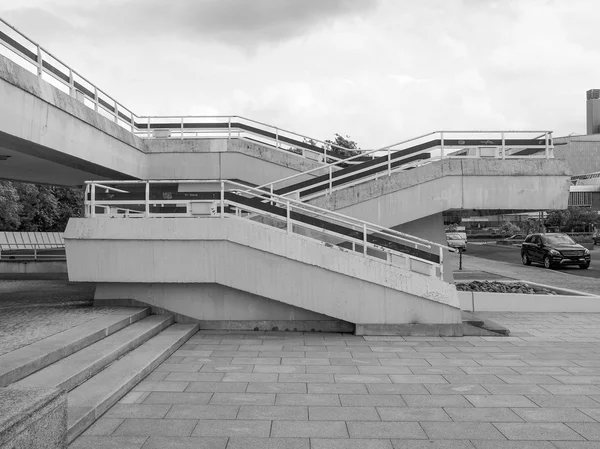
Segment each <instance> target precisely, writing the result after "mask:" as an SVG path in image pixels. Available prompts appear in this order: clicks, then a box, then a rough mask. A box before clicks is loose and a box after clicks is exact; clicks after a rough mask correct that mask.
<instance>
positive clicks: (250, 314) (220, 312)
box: [94, 283, 354, 332]
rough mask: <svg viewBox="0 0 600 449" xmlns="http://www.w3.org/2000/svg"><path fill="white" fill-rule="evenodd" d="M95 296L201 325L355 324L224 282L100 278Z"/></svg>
mask: <svg viewBox="0 0 600 449" xmlns="http://www.w3.org/2000/svg"><path fill="white" fill-rule="evenodd" d="M94 299H95V302H94V304H95V305H96V306H114V305H120V306H140V305H145V306H150V307H152V312H153V313H169V314H175V317H176V320H177V321H178V322H189V321H198V322H199V323H200V328H201V329H236V330H273V329H274V328H277V329H275V330H278V329H279V330H285V329H288V330H296V331H324V332H354V325H352V324H351V323H347V322H344V321H340V320H336V319H334V318H331V317H329V316H325V315H321V314H319V313H315V312H311V311H309V310H305V309H301V308H299V307H294V306H291V305H289V304H284V303H282V302H279V301H273V300H270V299H267V298H263V297H260V296H257V295H253V294H251V293H247V292H243V291H240V290H236V289H233V288H229V287H225V286H223V285H219V284H210V283H206V284H193V283H185V284H181V283H170V284H164V283H162V284H144V283H136V284H133V283H132V284H123V283H99V284H98V285H97V286H96V294H95V297H94ZM129 300H134V301H133V302H131V301H129ZM190 313H192V314H193V317H192V316H190Z"/></svg>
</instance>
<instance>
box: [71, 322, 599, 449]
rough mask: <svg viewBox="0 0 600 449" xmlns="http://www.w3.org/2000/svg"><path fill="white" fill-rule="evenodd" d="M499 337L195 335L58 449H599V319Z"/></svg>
mask: <svg viewBox="0 0 600 449" xmlns="http://www.w3.org/2000/svg"><path fill="white" fill-rule="evenodd" d="M486 315H489V317H490V318H492V319H494V320H495V321H497V322H499V323H501V324H503V325H505V326H507V327H509V328H510V329H511V330H512V331H513V333H512V335H513V336H511V337H463V338H439V337H438V338H426V337H357V336H353V335H348V334H325V333H293V332H287V333H284V332H215V331H200V332H198V333H197V334H196V335H195V336H194V337H192V338H191V339H190V340H189V341H188V342H187V343H186V344H185V345H184V346H182V347H181V348H180V349H179V350H178V351H176V352H175V353H174V354H173V355H172V356H171V357H170V358H169V359H168V360H166V361H165V362H164V363H163V364H162V365H160V366H159V367H158V368H157V369H156V370H155V371H154V372H153V373H151V374H150V375H149V376H148V377H147V378H146V379H145V380H143V381H142V382H141V383H140V384H138V386H137V387H135V388H134V389H133V390H132V391H131V392H129V393H128V394H127V395H126V396H125V397H124V398H123V399H122V400H121V401H120V402H119V403H118V404H116V405H115V406H114V407H112V408H111V409H110V410H109V411H108V412H107V413H106V414H105V415H104V416H103V417H101V418H100V419H99V420H98V421H97V422H96V423H95V424H94V425H93V426H92V427H91V428H89V429H88V430H87V431H86V432H85V433H84V434H83V435H82V436H80V437H79V438H78V439H77V440H76V441H75V442H74V443H73V444H72V445H71V446H70V447H71V449H83V448H100V449H102V448H109V447H111V448H112V447H124V448H143V449H148V448H166V447H173V448H215V449H248V448H273V449H275V448H292V449H294V448H298V449H300V448H301V449H314V448H317V449H325V448H334V449H336V448H340V449H341V448H344V449H346V448H351V449H352V448H361V449H362V448H367V449H369V448H375V449H379V448H385V449H409V448H410V449H415V448H416V449H421V448H429V449H442V448H444V449H445V448H448V449H517V448H524V449H557V448H558V449H571V448H577V449H591V448H598V447H600V314H567V313H561V314H543V313H537V314H535V313H531V314H523V313H520V314H515V313H489V314H486Z"/></svg>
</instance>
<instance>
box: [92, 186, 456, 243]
mask: <svg viewBox="0 0 600 449" xmlns="http://www.w3.org/2000/svg"><path fill="white" fill-rule="evenodd" d="M99 183H101V184H103V185H107V184H108V185H110V184H146V183H147V184H149V185H151V184H217V185H221V187H218V188H215V191H219V192H221V193H224V192H225V191H227V192H232V193H250V194H254V196H256V197H259V198H261V199H263V200H267V201H274V202H278V203H281V204H286V203H290V204H294V205H295V206H297V208H298V209H300V210H303V211H306V212H307V213H311V214H316V216H317V217H325V216H332V217H334V218H335V219H336V220H338V221H340V222H343V223H346V224H350V225H353V226H363V225H367V226H368V227H369V228H371V229H372V230H373V231H374V232H376V233H381V234H387V235H389V236H393V237H395V238H398V239H401V240H404V241H408V242H410V243H411V244H415V245H419V246H422V247H426V248H431V247H432V246H435V247H438V248H442V249H446V250H449V251H452V252H454V251H455V250H454V248H450V247H448V246H446V245H442V244H439V243H437V242H433V241H430V240H426V239H423V238H420V237H417V236H414V235H410V234H406V233H404V232H400V231H397V230H394V229H389V228H385V227H383V226H380V225H377V224H375V223H371V222H368V221H365V220H360V219H357V218H354V217H350V216H347V215H343V214H340V213H338V212H335V211H331V210H328V209H324V208H321V207H318V206H314V205H312V204H308V203H305V202H303V201H300V200H295V199H292V198H289V197H285V196H280V195H275V194H273V195H272V194H270V193H269V194H267V193H266V192H265V191H264V190H259V189H258V188H255V187H250V188H249V187H248V186H247V185H245V184H242V183H239V182H236V181H230V180H218V179H210V180H206V179H203V180H192V179H186V180H167V179H160V180H158V179H157V180H148V181H139V180H131V181H127V180H115V181H105V180H102V181H85V184H86V185H89V186H92V187H94V188H95V186H97V185H98V184H99ZM225 185H231V186H237V187H241V188H243V189H248V191H244V190H241V189H239V188H238V189H227V188H225ZM94 188H93V189H92V191H94ZM86 201H87V198H86ZM189 201H190V200H152V201H151V202H152V203H155V204H183V203H186V202H189ZM101 203H102V201H99V200H96V201H95V204H96V205H97V206H100V205H101ZM105 203H107V204H132V203H136V204H145V203H146V201H142V200H136V201H131V200H120V201H114V202H112V201H105Z"/></svg>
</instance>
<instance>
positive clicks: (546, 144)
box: [256, 131, 553, 195]
mask: <svg viewBox="0 0 600 449" xmlns="http://www.w3.org/2000/svg"><path fill="white" fill-rule="evenodd" d="M539 132H540V131H433V132H431V133H428V134H423V135H420V136H417V137H413V138H410V139H406V140H403V141H401V142H398V143H395V144H392V145H387V146H385V147H382V148H378V149H375V150H371V151H369V152H366V153H364V154H359V155H355V156H352V157H350V158H347V159H344V160H342V161H335V162H333V163H330V164H327V165H323V166H321V167H316V168H313V169H310V170H306V171H304V172H302V173H296V174H294V175H290V176H287V177H285V178H281V179H278V180H276V181H271V182H268V183H265V184H262V185H260V186H257V187H256V188H259V189H264V188H266V187H269V188H270V189H271V191H273V190H274V188H275V185H277V184H281V183H283V182H285V181H290V180H292V179H296V178H298V177H300V176H304V175H307V174H310V173H314V172H316V171H319V170H327V169H329V178H328V180H327V181H323V182H322V183H319V184H316V185H320V184H326V183H329V185H330V186H331V184H332V182H333V178H334V175H333V172H332V170H331V168H333V167H336V166H339V165H341V164H346V163H347V162H349V161H352V160H354V159H358V158H359V157H364V156H368V155H371V154H375V153H382V152H385V151H387V155H388V160H387V161H386V162H382V163H381V164H377V165H374V166H370V167H368V168H365V169H364V170H363V171H366V170H369V169H372V168H375V167H378V166H380V165H383V164H385V163H387V165H388V170H387V174H388V175H389V174H391V173H392V172H393V171H394V170H395V169H392V159H391V155H392V154H393V153H394V152H395V151H392V148H393V147H396V146H399V145H405V144H407V143H410V142H414V141H417V140H419V139H423V138H425V137H428V136H434V135H436V134H439V135H440V139H441V141H442V144H441V145H442V152H441V159H444V158H445V157H452V156H450V155H449V154H446V155H444V152H443V148H444V143H443V142H444V140H443V139H444V135H445V134H500V135H501V136H502V141H503V142H504V140H505V139H504V136H505V134H508V133H522V134H533V133H539ZM551 134H552V131H543V134H542V136H540V137H543V136H546V137H547V138H546V141H540V142H543V143H544V147H543V148H544V149H545V150H546V154H545V158H546V159H548V157H549V152H548V150H549V148H552V147H553V145H552V143H551V141H550V140H551V137H549V136H551ZM548 137H549V138H548ZM549 139H550V140H549ZM528 140H539V137H537V138H532V139H528ZM478 146H481V145H478ZM448 147H449V145H448V144H446V148H448ZM452 147H455V146H454V145H452ZM459 147H460V149H464V148H472V147H474V145H467V144H464V145H459ZM511 148H516V146H514V145H512V146H511ZM460 149H457V150H455V152H456V151H460ZM541 149H542V148H540V150H541ZM434 150H435V147H432V148H427V149H424V150H421V151H419V152H415V153H411V154H410V155H407V156H406V157H411V156H415V155H418V154H423V153H430V152H432V151H434ZM504 150H505V149H504V148H503V151H502V155H501V156H502V157H503V158H505V157H506V155H505V151H504ZM397 151H401V149H399V150H397ZM382 156H383V155H379V157H382ZM508 157H509V158H511V156H508ZM394 162H396V161H394ZM397 169H399V168H397ZM357 173H360V171H358V172H352V173H351V174H348V175H345V176H335V179H336V180H339V179H344V178H345V177H349V176H352V175H355V174H357ZM316 185H311V186H310V187H307V188H312V187H315V186H316ZM301 190H302V189H300V190H295V191H293V192H287V193H286V195H289V194H290V193H294V192H297V191H301ZM330 191H331V189H330Z"/></svg>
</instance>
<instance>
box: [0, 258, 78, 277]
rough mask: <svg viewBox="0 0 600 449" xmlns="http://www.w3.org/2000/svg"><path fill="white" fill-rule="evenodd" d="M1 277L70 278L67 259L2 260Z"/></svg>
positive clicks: (0, 265) (0, 263)
mask: <svg viewBox="0 0 600 449" xmlns="http://www.w3.org/2000/svg"><path fill="white" fill-rule="evenodd" d="M0 279H3V280H21V279H35V280H41V279H57V280H58V279H68V275H67V261H66V260H55V261H39V260H37V261H36V260H29V261H24V260H23V261H22V260H8V261H1V262H0Z"/></svg>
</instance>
